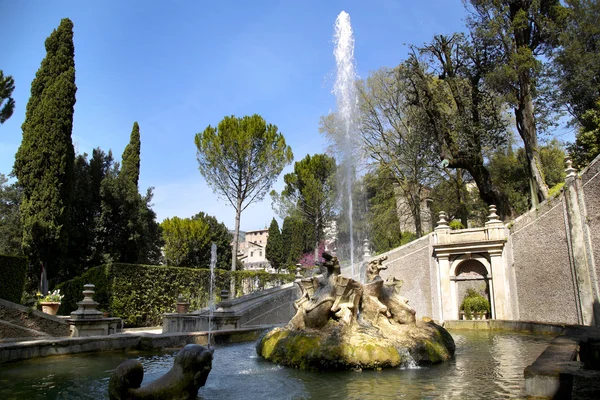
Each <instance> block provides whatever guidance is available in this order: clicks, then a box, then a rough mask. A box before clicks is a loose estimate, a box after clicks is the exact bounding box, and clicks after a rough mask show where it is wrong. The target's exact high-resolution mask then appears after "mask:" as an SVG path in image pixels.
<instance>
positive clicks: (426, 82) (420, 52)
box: [405, 34, 512, 222]
mask: <svg viewBox="0 0 600 400" xmlns="http://www.w3.org/2000/svg"><path fill="white" fill-rule="evenodd" d="M478 45H479V43H478V42H476V41H474V39H473V38H472V37H471V38H470V39H467V38H466V37H465V36H464V35H462V34H453V35H451V36H444V35H439V36H435V37H434V38H433V40H432V41H431V43H428V44H426V45H425V46H424V47H422V48H420V49H416V48H413V49H412V54H411V55H410V57H409V59H408V60H407V62H406V63H405V65H406V68H407V79H409V80H410V82H411V85H409V90H408V97H409V99H410V101H411V102H413V103H415V104H416V105H417V106H418V108H419V109H420V110H421V113H422V117H421V118H420V119H419V121H420V126H419V132H426V133H428V134H429V135H432V136H433V140H432V142H431V143H432V146H433V147H434V149H435V151H436V153H437V155H438V160H442V164H441V165H442V166H443V168H452V169H462V170H466V171H468V173H469V175H470V176H471V177H472V178H473V181H474V182H475V184H476V185H477V188H478V189H479V196H480V197H481V199H482V200H483V201H484V202H485V203H486V204H495V205H496V206H497V207H498V213H499V214H500V215H501V216H503V217H504V216H509V215H511V214H512V210H511V209H510V204H509V202H508V200H507V198H506V195H505V194H504V193H503V192H502V191H501V190H500V189H499V188H498V187H497V185H496V183H495V182H494V181H493V179H491V177H490V174H489V171H488V170H487V167H486V165H485V164H484V151H485V150H486V149H487V148H490V147H496V146H498V145H500V144H502V143H504V141H505V140H506V130H507V129H506V128H507V127H506V125H507V123H506V119H505V118H503V115H502V112H503V105H502V101H501V97H500V96H499V95H498V94H497V93H496V92H494V91H493V90H491V89H490V87H489V85H487V84H485V82H484V80H483V78H484V76H485V74H486V72H487V71H488V69H489V68H490V67H491V65H490V60H488V59H487V58H486V55H487V54H488V53H487V52H486V51H485V50H486V49H482V48H479V47H478ZM462 174H463V172H462V171H460V172H457V173H456V175H457V181H459V182H458V183H459V188H460V184H461V182H460V181H461V180H462V178H461V177H460V176H461V175H462ZM432 186H433V185H432ZM459 190H464V189H459ZM461 197H464V196H462V195H461ZM460 203H462V204H460V207H459V208H458V209H457V212H458V213H459V214H460V218H461V220H463V222H466V221H464V220H465V219H466V215H467V208H466V204H465V200H464V199H463V200H461V201H460Z"/></svg>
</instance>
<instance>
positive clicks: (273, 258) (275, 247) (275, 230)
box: [265, 218, 284, 271]
mask: <svg viewBox="0 0 600 400" xmlns="http://www.w3.org/2000/svg"><path fill="white" fill-rule="evenodd" d="M265 253H266V254H265V256H266V257H267V260H269V262H270V263H271V266H272V267H273V268H275V269H277V270H278V271H279V269H280V268H281V266H282V264H284V260H283V241H282V238H281V232H279V224H278V223H277V220H276V219H275V218H273V219H272V220H271V225H269V238H268V239H267V246H266V248H265Z"/></svg>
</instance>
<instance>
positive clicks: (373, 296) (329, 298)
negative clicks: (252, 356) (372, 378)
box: [256, 253, 455, 370]
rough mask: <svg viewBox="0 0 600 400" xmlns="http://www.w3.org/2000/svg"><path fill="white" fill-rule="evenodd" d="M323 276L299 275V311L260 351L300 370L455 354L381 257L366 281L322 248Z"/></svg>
mask: <svg viewBox="0 0 600 400" xmlns="http://www.w3.org/2000/svg"><path fill="white" fill-rule="evenodd" d="M323 258H324V259H325V262H324V263H323V266H324V267H325V268H326V270H327V272H326V273H325V274H324V276H322V277H311V278H307V279H302V280H300V282H299V284H300V288H301V290H302V295H301V297H300V298H299V299H298V300H297V301H296V302H295V307H296V310H297V311H296V314H295V315H294V317H293V318H292V319H291V321H290V322H289V323H288V324H287V326H285V327H284V328H275V329H273V330H272V331H270V332H269V333H267V334H266V335H265V336H264V337H263V338H262V339H261V340H260V341H259V342H258V345H257V349H256V350H257V353H258V354H259V355H260V356H262V357H264V358H265V359H267V360H270V361H273V362H275V363H277V364H282V365H288V366H293V367H297V368H302V369H316V370H330V369H362V368H369V369H379V368H384V367H398V366H402V365H408V364H410V363H412V362H415V361H416V362H417V363H419V364H431V363H438V362H442V361H446V360H448V359H450V358H451V357H452V356H453V355H454V349H455V345H454V340H453V339H452V336H451V335H450V334H449V333H448V332H447V331H446V330H445V329H444V328H442V327H441V326H439V325H437V324H435V323H434V322H433V321H432V320H431V319H429V318H424V319H423V320H422V321H417V320H416V318H415V310H414V309H412V308H411V307H410V306H409V305H408V301H407V300H406V299H404V298H403V297H402V296H401V295H400V288H401V287H402V281H401V280H398V279H396V278H393V277H390V278H388V279H387V280H386V281H384V280H383V279H382V278H381V276H379V271H381V270H383V269H385V268H386V267H385V266H383V261H385V260H386V259H387V257H380V258H378V259H376V260H373V261H371V262H370V263H369V265H368V267H367V283H366V284H361V283H360V282H357V281H355V280H353V279H351V278H347V277H344V276H342V275H340V266H339V262H338V260H337V258H336V257H333V256H331V255H329V254H327V253H323Z"/></svg>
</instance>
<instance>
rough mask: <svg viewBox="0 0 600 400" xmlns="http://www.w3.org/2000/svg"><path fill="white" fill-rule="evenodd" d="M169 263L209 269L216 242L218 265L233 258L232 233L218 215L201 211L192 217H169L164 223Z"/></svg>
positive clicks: (220, 266) (165, 250) (219, 266)
mask: <svg viewBox="0 0 600 400" xmlns="http://www.w3.org/2000/svg"><path fill="white" fill-rule="evenodd" d="M161 230H162V235H163V239H164V242H165V245H164V248H163V251H164V254H165V259H166V263H167V265H171V266H177V267H196V268H208V267H209V264H210V251H211V245H212V243H213V242H214V243H215V244H216V245H217V258H218V259H217V267H218V268H227V267H228V263H229V262H230V261H231V253H230V251H231V246H230V243H231V240H232V238H231V234H230V233H229V231H228V229H227V227H225V225H224V224H222V223H219V222H218V221H217V219H216V218H215V217H212V216H209V215H206V214H205V213H203V212H201V213H198V214H196V215H195V216H194V217H192V218H178V217H173V218H167V219H165V220H164V221H163V222H162V223H161Z"/></svg>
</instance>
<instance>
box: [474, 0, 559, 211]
mask: <svg viewBox="0 0 600 400" xmlns="http://www.w3.org/2000/svg"><path fill="white" fill-rule="evenodd" d="M469 3H470V7H469V12H470V17H469V19H468V24H469V26H470V29H471V33H472V34H473V35H474V36H475V37H477V38H478V40H479V43H480V44H481V45H484V46H485V47H484V48H485V49H486V54H487V55H488V56H491V59H492V61H493V64H494V68H493V69H492V70H491V71H490V72H489V73H488V74H487V76H486V82H487V84H488V85H490V86H491V87H493V88H494V89H495V90H497V91H498V92H499V93H502V94H503V95H504V96H505V99H506V101H507V102H508V104H510V106H512V107H513V109H514V113H515V119H516V126H517V131H518V132H519V135H520V136H521V138H522V139H523V143H524V145H525V154H526V156H527V165H528V176H529V180H530V181H529V185H530V188H531V192H532V194H533V195H532V196H531V201H532V204H533V206H535V205H537V204H538V202H539V201H542V200H544V199H545V198H546V197H548V187H547V186H546V184H545V183H544V176H543V174H542V170H541V164H540V158H539V153H538V151H539V149H538V138H537V133H538V132H537V130H543V129H544V123H543V122H548V120H547V113H548V112H549V107H548V106H547V105H546V104H545V103H546V100H545V98H544V93H543V92H542V91H541V89H542V88H543V77H544V72H545V71H544V68H543V67H544V65H543V63H542V61H541V59H540V56H542V55H548V54H549V51H550V50H551V49H552V47H553V46H555V44H556V27H555V21H556V20H557V18H558V13H559V11H560V2H559V0H469Z"/></svg>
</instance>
